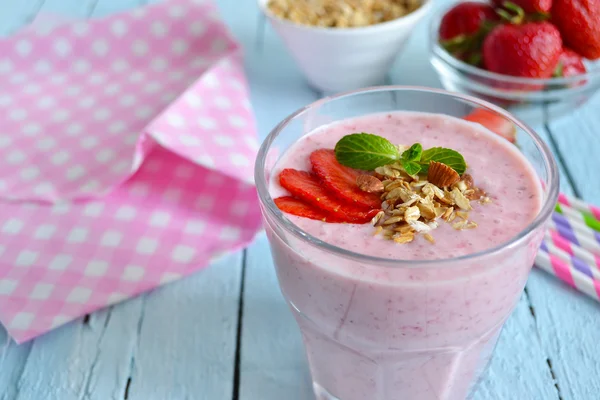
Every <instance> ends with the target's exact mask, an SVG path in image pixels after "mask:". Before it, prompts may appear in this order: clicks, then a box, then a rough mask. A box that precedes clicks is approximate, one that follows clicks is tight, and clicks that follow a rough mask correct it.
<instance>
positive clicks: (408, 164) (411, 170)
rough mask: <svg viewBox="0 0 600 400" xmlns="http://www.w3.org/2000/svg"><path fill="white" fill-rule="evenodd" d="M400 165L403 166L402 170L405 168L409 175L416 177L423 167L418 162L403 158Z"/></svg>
mask: <svg viewBox="0 0 600 400" xmlns="http://www.w3.org/2000/svg"><path fill="white" fill-rule="evenodd" d="M400 164H402V168H404V170H405V171H406V173H407V174H409V175H416V174H418V173H419V171H421V165H420V164H419V163H418V162H416V161H410V160H406V159H404V158H403V159H402V160H400Z"/></svg>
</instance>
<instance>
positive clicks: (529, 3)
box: [492, 0, 552, 13]
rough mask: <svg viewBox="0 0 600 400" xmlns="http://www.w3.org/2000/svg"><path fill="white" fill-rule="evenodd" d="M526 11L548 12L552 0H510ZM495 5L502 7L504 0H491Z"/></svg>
mask: <svg viewBox="0 0 600 400" xmlns="http://www.w3.org/2000/svg"><path fill="white" fill-rule="evenodd" d="M510 2H511V3H513V4H516V5H517V6H519V7H521V8H522V9H523V11H525V12H526V13H548V12H550V9H551V8H552V0H510ZM492 3H494V5H495V6H497V7H502V6H503V5H504V3H506V0H492Z"/></svg>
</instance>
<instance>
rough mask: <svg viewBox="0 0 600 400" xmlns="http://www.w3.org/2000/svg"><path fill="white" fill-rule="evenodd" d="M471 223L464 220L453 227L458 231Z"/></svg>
mask: <svg viewBox="0 0 600 400" xmlns="http://www.w3.org/2000/svg"><path fill="white" fill-rule="evenodd" d="M468 224H469V221H466V220H462V221H458V222H455V223H453V224H452V227H453V228H454V229H456V230H458V231H460V230H462V229H465V227H466V226H467V225H468Z"/></svg>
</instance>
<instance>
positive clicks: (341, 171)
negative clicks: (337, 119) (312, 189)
mask: <svg viewBox="0 0 600 400" xmlns="http://www.w3.org/2000/svg"><path fill="white" fill-rule="evenodd" d="M310 163H311V164H312V169H313V172H314V173H315V174H316V175H317V176H318V177H319V179H320V180H321V182H322V184H323V185H324V186H325V187H326V188H327V189H328V190H330V191H331V192H333V193H334V194H335V195H336V196H337V197H338V198H340V199H343V200H345V201H346V202H348V203H350V204H351V205H354V206H356V207H361V208H367V209H380V208H381V200H380V199H379V196H378V195H376V194H373V193H367V192H363V191H362V190H360V189H359V188H358V185H357V184H356V178H357V177H358V176H359V175H360V172H358V171H357V170H355V169H352V168H348V167H346V166H344V165H342V164H340V163H339V162H338V161H337V159H336V158H335V152H334V151H333V150H329V149H320V150H316V151H314V152H313V153H312V154H311V155H310Z"/></svg>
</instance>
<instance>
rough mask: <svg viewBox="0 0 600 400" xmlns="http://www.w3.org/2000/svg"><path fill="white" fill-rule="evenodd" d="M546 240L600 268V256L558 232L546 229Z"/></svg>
mask: <svg viewBox="0 0 600 400" xmlns="http://www.w3.org/2000/svg"><path fill="white" fill-rule="evenodd" d="M544 240H545V241H546V243H551V244H552V245H553V246H555V247H557V248H559V249H560V250H562V251H563V252H565V253H567V254H569V255H570V256H575V257H577V258H579V259H580V260H582V261H583V262H585V263H586V264H588V265H590V266H592V267H594V268H596V269H598V270H600V256H597V255H595V254H593V253H590V252H589V251H587V250H586V249H583V248H581V247H580V246H577V245H575V244H572V243H571V242H569V241H568V240H567V239H565V238H563V237H562V236H560V235H559V233H558V232H556V231H552V230H548V231H546V234H545V236H544Z"/></svg>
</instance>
